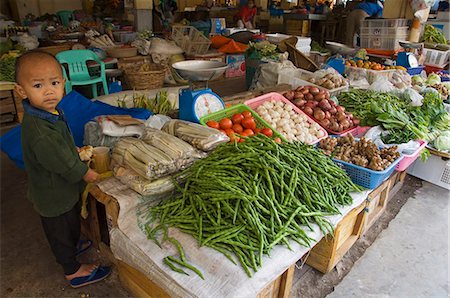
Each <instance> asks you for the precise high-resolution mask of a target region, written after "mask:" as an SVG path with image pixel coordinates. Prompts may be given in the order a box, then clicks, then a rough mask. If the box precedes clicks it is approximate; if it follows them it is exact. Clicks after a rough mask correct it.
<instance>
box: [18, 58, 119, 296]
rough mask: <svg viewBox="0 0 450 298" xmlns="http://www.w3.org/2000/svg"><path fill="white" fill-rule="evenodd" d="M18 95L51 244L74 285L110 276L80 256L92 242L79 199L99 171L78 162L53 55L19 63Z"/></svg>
mask: <svg viewBox="0 0 450 298" xmlns="http://www.w3.org/2000/svg"><path fill="white" fill-rule="evenodd" d="M16 83H17V85H16V91H17V93H18V94H19V95H20V96H21V97H22V98H23V99H24V100H23V107H24V112H25V113H24V117H23V122H22V150H23V159H24V163H25V170H26V172H27V175H28V197H29V199H30V200H31V202H32V203H33V205H34V208H35V209H36V211H37V212H38V213H39V214H40V216H41V222H42V226H43V228H44V231H45V234H46V236H47V240H48V242H49V244H50V247H51V249H52V251H53V254H54V255H55V257H56V261H57V262H58V263H59V264H60V265H61V266H62V267H63V269H64V274H65V277H66V279H67V280H68V281H69V283H70V285H71V286H72V287H75V288H77V287H81V286H84V285H87V284H90V283H94V282H97V281H100V280H102V279H104V278H106V277H107V276H108V275H109V273H110V271H111V269H110V268H109V267H99V266H98V265H95V264H80V263H78V262H77V260H76V256H77V255H79V254H80V253H81V252H84V251H85V250H87V248H88V246H89V245H90V243H84V244H85V246H84V247H83V246H81V245H79V241H80V229H81V226H80V208H79V197H80V193H81V192H82V191H83V189H84V187H85V182H94V181H96V180H97V178H98V173H96V172H95V171H93V170H91V169H89V168H88V167H87V165H85V164H84V163H83V162H82V161H81V160H80V158H79V156H78V152H77V148H76V146H75V143H74V140H73V137H72V135H71V133H70V131H69V128H68V124H67V122H66V119H65V117H64V114H63V111H62V110H61V109H59V108H58V107H57V105H58V103H59V102H60V101H61V99H62V98H63V95H64V83H65V80H64V77H63V75H62V70H61V65H60V64H59V63H58V61H57V60H56V59H55V58H54V57H53V56H52V55H50V54H47V53H44V52H28V53H25V54H24V55H22V56H21V57H20V58H19V59H18V60H17V62H16Z"/></svg>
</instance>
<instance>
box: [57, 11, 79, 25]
mask: <svg viewBox="0 0 450 298" xmlns="http://www.w3.org/2000/svg"><path fill="white" fill-rule="evenodd" d="M56 15H57V16H58V18H59V19H60V20H61V23H62V24H63V26H64V27H67V26H69V22H70V21H72V20H75V15H74V14H73V11H71V10H60V11H58V12H57V13H56Z"/></svg>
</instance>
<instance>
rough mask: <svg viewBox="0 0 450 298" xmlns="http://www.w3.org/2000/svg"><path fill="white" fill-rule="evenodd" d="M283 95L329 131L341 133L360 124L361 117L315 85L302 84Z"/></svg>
mask: <svg viewBox="0 0 450 298" xmlns="http://www.w3.org/2000/svg"><path fill="white" fill-rule="evenodd" d="M283 95H284V96H285V97H286V98H287V99H289V100H290V101H292V103H293V104H295V105H296V106H297V107H298V108H299V109H301V110H302V111H303V112H305V113H306V114H308V115H309V116H310V117H312V118H314V119H315V120H316V121H317V122H318V123H319V124H320V125H321V126H322V127H324V128H325V129H326V130H327V131H328V132H331V133H340V132H342V131H344V130H347V129H351V128H353V127H355V126H358V125H359V119H357V118H355V117H353V115H352V113H348V112H346V111H345V108H344V107H342V106H339V105H337V104H336V103H335V102H334V101H333V100H331V99H330V93H329V92H328V91H325V90H320V89H319V88H317V87H314V86H301V87H298V88H297V89H295V90H291V91H287V92H286V93H284V94H283Z"/></svg>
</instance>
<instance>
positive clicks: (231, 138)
mask: <svg viewBox="0 0 450 298" xmlns="http://www.w3.org/2000/svg"><path fill="white" fill-rule="evenodd" d="M229 137H230V143H234V142H239V141H240V140H241V138H240V137H238V136H237V135H235V134H232V135H230V136H229Z"/></svg>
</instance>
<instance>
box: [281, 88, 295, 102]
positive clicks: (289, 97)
mask: <svg viewBox="0 0 450 298" xmlns="http://www.w3.org/2000/svg"><path fill="white" fill-rule="evenodd" d="M294 96H295V92H294V91H292V90H291V91H288V92H286V93H284V97H286V98H287V99H288V100H293V99H294Z"/></svg>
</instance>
